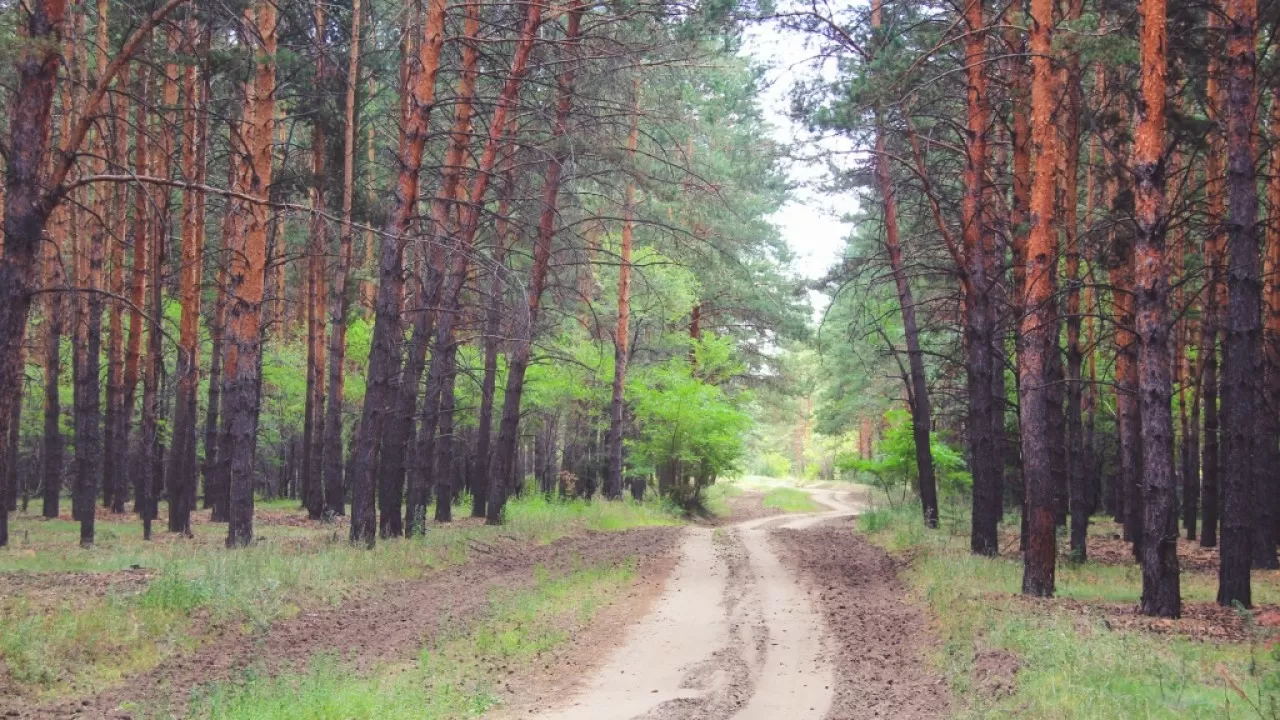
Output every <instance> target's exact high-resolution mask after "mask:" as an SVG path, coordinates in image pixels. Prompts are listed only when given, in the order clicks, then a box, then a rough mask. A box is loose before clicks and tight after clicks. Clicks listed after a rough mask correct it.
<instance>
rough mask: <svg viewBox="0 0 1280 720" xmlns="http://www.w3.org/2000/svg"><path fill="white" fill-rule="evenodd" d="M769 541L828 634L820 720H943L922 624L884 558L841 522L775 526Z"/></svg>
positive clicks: (946, 698)
mask: <svg viewBox="0 0 1280 720" xmlns="http://www.w3.org/2000/svg"><path fill="white" fill-rule="evenodd" d="M773 540H774V542H775V543H776V544H777V546H778V549H779V555H781V556H782V558H783V560H784V562H786V563H787V565H789V566H791V567H794V568H797V569H798V570H799V572H800V574H801V575H802V576H803V579H804V584H805V586H806V588H807V590H808V595H809V597H810V598H812V599H813V600H814V601H815V604H816V605H817V606H818V607H819V608H821V612H822V614H823V616H824V617H825V619H826V627H827V628H828V629H829V632H830V636H829V641H830V642H829V646H828V649H829V651H830V653H831V658H832V662H833V664H834V665H835V669H836V682H835V688H834V690H835V697H834V702H833V703H832V706H831V710H830V712H829V713H828V714H827V715H826V718H827V720H854V719H855V718H857V719H858V720H861V719H862V718H896V719H899V720H922V719H923V718H939V717H947V715H948V709H949V707H950V695H949V693H948V690H947V686H946V683H945V681H944V680H943V678H942V677H941V676H940V675H939V674H938V673H936V672H935V671H933V670H932V669H931V668H930V667H929V666H928V663H927V660H926V657H925V652H926V650H927V647H926V646H927V643H928V638H929V633H928V620H927V619H926V618H925V616H924V613H923V612H922V611H921V610H920V609H919V608H917V607H915V606H913V605H911V604H909V603H908V602H907V601H906V600H905V588H904V587H903V586H902V584H901V583H900V582H898V579H897V573H896V568H895V566H894V563H893V561H892V560H891V559H890V558H889V556H888V555H887V554H885V552H884V551H883V550H881V549H879V548H877V547H874V546H873V545H871V544H870V543H868V542H867V541H866V540H865V539H863V538H862V537H860V536H858V535H855V534H854V533H853V532H851V531H850V529H849V527H848V526H847V525H846V524H845V523H843V522H832V523H828V524H825V525H822V526H819V527H813V528H810V529H805V530H796V529H787V528H782V529H779V530H777V531H775V533H774V536H773Z"/></svg>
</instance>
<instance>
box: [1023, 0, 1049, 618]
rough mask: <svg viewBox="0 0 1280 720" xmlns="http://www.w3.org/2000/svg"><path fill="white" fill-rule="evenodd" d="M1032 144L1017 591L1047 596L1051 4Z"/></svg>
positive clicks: (1036, 16) (1035, 60)
mask: <svg viewBox="0 0 1280 720" xmlns="http://www.w3.org/2000/svg"><path fill="white" fill-rule="evenodd" d="M1030 23H1031V40H1030V50H1031V53H1032V59H1031V66H1032V77H1031V143H1032V145H1033V146H1034V149H1035V165H1034V176H1033V179H1032V186H1031V204H1030V218H1029V219H1030V233H1029V234H1028V236H1027V253H1026V292H1025V296H1024V298H1025V307H1026V310H1025V312H1024V314H1023V319H1022V337H1023V338H1024V340H1023V348H1022V355H1021V357H1020V358H1019V361H1020V366H1021V367H1020V368H1019V374H1020V387H1021V391H1022V407H1021V410H1022V413H1021V415H1022V454H1023V465H1024V472H1025V473H1026V483H1027V501H1026V502H1027V507H1026V510H1025V512H1027V514H1028V520H1029V524H1028V542H1027V552H1026V553H1025V555H1024V558H1023V563H1024V564H1023V576H1022V592H1023V593H1024V594H1027V595H1034V596H1040V597H1049V596H1052V595H1053V592H1054V570H1055V567H1054V566H1055V561H1056V559H1057V548H1056V543H1055V539H1054V528H1055V523H1054V487H1053V476H1052V472H1051V468H1050V467H1049V465H1050V462H1051V454H1052V446H1051V442H1052V441H1051V438H1050V419H1049V413H1050V412H1051V411H1052V408H1051V403H1050V392H1049V387H1048V380H1049V369H1050V368H1049V366H1050V357H1049V356H1050V354H1052V353H1055V352H1057V351H1058V348H1057V343H1056V339H1057V338H1056V335H1057V333H1056V332H1055V329H1056V328H1057V318H1056V317H1055V313H1054V312H1053V307H1052V300H1053V296H1054V291H1055V285H1056V284H1057V283H1056V278H1055V277H1054V275H1053V272H1052V268H1053V259H1054V256H1055V255H1056V254H1057V242H1056V233H1055V232H1054V229H1053V227H1052V220H1053V218H1054V216H1055V214H1056V213H1055V212H1054V210H1055V208H1054V205H1055V198H1054V193H1055V190H1056V185H1057V183H1056V178H1055V167H1054V166H1055V164H1056V162H1057V153H1058V138H1057V132H1056V129H1055V127H1054V121H1053V117H1052V112H1053V105H1054V100H1055V97H1056V93H1057V88H1056V87H1055V85H1056V83H1055V82H1054V74H1053V67H1052V64H1051V53H1052V49H1053V3H1052V2H1051V0H1031V15H1030Z"/></svg>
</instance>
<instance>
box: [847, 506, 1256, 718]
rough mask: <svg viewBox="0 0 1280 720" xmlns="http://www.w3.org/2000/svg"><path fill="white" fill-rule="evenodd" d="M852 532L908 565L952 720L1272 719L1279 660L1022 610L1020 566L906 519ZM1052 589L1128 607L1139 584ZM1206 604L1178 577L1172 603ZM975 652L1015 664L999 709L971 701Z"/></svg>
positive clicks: (905, 511)
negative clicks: (901, 555)
mask: <svg viewBox="0 0 1280 720" xmlns="http://www.w3.org/2000/svg"><path fill="white" fill-rule="evenodd" d="M943 525H944V528H945V526H946V523H944V524H943ZM858 528H859V531H860V532H863V533H866V534H867V535H868V536H869V537H870V538H871V539H872V541H873V542H876V543H877V544H880V545H881V546H883V547H885V548H887V549H889V550H890V551H891V552H904V551H906V552H910V554H911V555H912V557H913V558H914V561H913V563H912V566H911V569H910V570H909V571H908V572H907V574H906V578H907V581H908V583H909V586H910V588H911V592H912V595H913V596H914V597H916V598H917V599H919V600H922V601H923V602H924V603H925V605H926V606H927V608H928V609H929V611H930V616H931V619H932V621H933V627H934V630H935V631H936V632H937V633H938V634H939V635H940V636H941V640H942V646H941V649H940V650H939V651H938V653H937V657H936V660H937V663H938V665H939V667H940V668H941V669H942V670H943V671H944V673H945V675H946V676H947V678H948V679H949V681H950V682H951V686H952V688H953V690H955V691H956V693H957V695H958V697H959V699H960V701H961V702H960V703H958V704H959V706H960V709H959V712H958V713H957V715H958V717H961V718H1055V719H1056V718H1062V719H1068V718H1070V719H1072V720H1077V719H1080V720H1083V719H1089V720H1092V719H1095V718H1096V719H1098V720H1103V719H1107V720H1109V719H1111V718H1206V719H1208V718H1258V717H1265V718H1271V717H1275V716H1276V715H1275V711H1274V709H1273V705H1274V704H1277V703H1280V663H1278V660H1280V651H1276V650H1271V649H1267V648H1266V647H1264V644H1263V643H1261V642H1251V643H1210V642H1203V641H1196V640H1191V639H1187V638H1185V637H1181V636H1177V635H1157V634H1152V633H1148V632H1144V631H1139V630H1123V629H1115V630H1112V629H1108V628H1107V626H1106V625H1105V624H1104V621H1103V620H1102V619H1101V618H1100V617H1099V616H1098V615H1096V614H1095V615H1092V616H1090V615H1082V614H1080V613H1076V612H1070V611H1068V610H1066V609H1063V608H1061V607H1055V606H1054V605H1053V604H1052V603H1049V604H1046V605H1045V606H1044V607H1040V608H1034V606H1032V605H1031V604H1029V602H1028V601H1025V600H1022V599H1020V598H1018V597H1017V593H1018V592H1019V588H1020V584H1021V573H1022V567H1021V563H1020V561H1017V560H1013V559H1008V558H996V559H991V558H980V557H976V556H973V555H971V554H970V553H968V552H967V537H966V536H965V534H964V533H958V534H957V533H949V532H947V531H946V530H945V529H944V530H942V531H939V532H929V531H926V530H925V529H924V528H923V524H922V523H921V521H920V519H919V516H918V513H917V512H916V509H915V508H913V507H909V506H908V507H899V508H896V509H880V510H874V511H871V512H868V513H865V514H864V515H862V516H861V517H860V518H859V521H858ZM1057 587H1058V595H1059V597H1063V598H1070V599H1074V600H1079V601H1082V602H1086V603H1129V604H1136V603H1137V601H1138V597H1139V595H1140V592H1141V573H1140V571H1139V569H1138V568H1136V567H1105V566H1098V565H1090V564H1088V563H1086V564H1083V565H1070V564H1066V563H1059V565H1058V575H1057ZM1254 588H1255V594H1256V595H1258V596H1259V599H1260V601H1263V602H1267V600H1262V598H1274V597H1276V592H1277V588H1276V587H1274V584H1273V583H1270V582H1261V581H1258V580H1255V584H1254ZM1213 593H1214V579H1213V578H1212V577H1208V576H1204V575H1194V574H1189V573H1184V574H1183V597H1184V601H1186V602H1210V601H1212V599H1213ZM1260 639H1261V638H1259V640H1260ZM984 650H1002V651H1006V652H1010V653H1013V654H1014V655H1016V656H1017V658H1018V660H1019V662H1020V664H1021V668H1020V670H1019V672H1018V674H1017V680H1016V684H1017V691H1016V693H1015V694H1014V695H1012V696H1011V697H1006V698H999V699H993V698H989V697H983V696H982V695H981V694H980V693H978V692H976V691H975V688H974V686H973V679H972V673H973V664H974V657H975V654H976V653H978V652H980V651H984ZM1227 678H1230V682H1231V683H1234V684H1235V685H1236V687H1235V688H1233V687H1232V686H1231V684H1229V683H1228V682H1227ZM1237 688H1238V690H1237ZM1241 692H1243V694H1244V697H1242V696H1241V694H1240V693H1241ZM1246 698H1247V700H1246ZM1255 706H1256V707H1258V708H1261V709H1262V713H1259V712H1257V711H1255V710H1254V709H1253V708H1254V707H1255Z"/></svg>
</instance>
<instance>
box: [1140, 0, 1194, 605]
mask: <svg viewBox="0 0 1280 720" xmlns="http://www.w3.org/2000/svg"><path fill="white" fill-rule="evenodd" d="M1139 13H1140V14H1141V16H1142V29H1141V33H1140V47H1141V68H1142V100H1141V101H1140V102H1139V103H1138V124H1137V128H1136V131H1135V133H1134V136H1135V137H1134V157H1133V174H1134V183H1135V189H1136V191H1137V192H1136V202H1135V205H1136V213H1135V214H1136V216H1137V224H1138V237H1137V244H1136V247H1135V249H1134V254H1135V263H1134V266H1135V276H1136V277H1135V288H1134V306H1135V313H1136V321H1137V329H1138V342H1139V343H1140V347H1141V350H1140V355H1139V361H1138V377H1139V380H1138V392H1139V394H1140V396H1141V402H1140V404H1141V412H1142V451H1143V458H1142V469H1143V475H1142V477H1143V481H1142V507H1143V522H1142V533H1143V539H1142V551H1141V558H1142V612H1143V614H1145V615H1155V616H1159V617H1172V618H1176V617H1178V616H1180V615H1181V614H1182V599H1181V594H1180V592H1179V585H1178V516H1177V490H1176V486H1175V482H1174V474H1173V414H1172V411H1171V409H1170V401H1171V399H1172V395H1173V385H1172V379H1171V372H1170V358H1169V327H1170V322H1169V271H1168V267H1167V266H1166V260H1165V232H1166V229H1167V226H1168V217H1167V214H1166V211H1165V201H1164V175H1165V158H1164V143H1165V119H1164V103H1165V86H1166V83H1165V69H1166V66H1167V65H1168V59H1167V57H1166V49H1165V25H1166V19H1165V0H1142V2H1141V3H1140V5H1139Z"/></svg>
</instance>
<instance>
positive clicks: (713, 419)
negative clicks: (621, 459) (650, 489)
mask: <svg viewBox="0 0 1280 720" xmlns="http://www.w3.org/2000/svg"><path fill="white" fill-rule="evenodd" d="M692 353H693V356H694V359H695V363H691V362H690V361H689V359H688V358H687V357H674V358H671V359H670V360H668V361H667V362H666V363H663V364H662V365H658V366H656V367H651V368H646V369H644V370H643V371H642V372H638V373H635V374H633V375H632V376H631V379H630V383H629V390H630V392H629V395H630V397H631V398H632V402H633V412H634V417H635V424H636V426H637V432H636V438H635V439H634V440H633V441H632V443H631V453H632V462H633V464H634V466H636V467H647V468H653V469H655V470H656V471H657V472H658V473H659V474H660V475H661V474H662V473H664V472H667V473H671V474H672V475H673V476H674V480H675V482H676V484H677V485H678V486H681V487H685V486H687V487H688V488H689V490H690V493H691V494H690V495H689V497H688V498H685V499H691V500H696V499H698V497H699V495H700V493H701V489H702V488H703V487H706V486H707V485H709V484H711V483H712V482H714V481H715V479H716V478H717V477H719V476H721V475H726V474H728V473H730V472H732V471H734V470H736V469H738V466H739V461H740V460H741V458H742V455H743V452H744V449H745V446H744V441H743V434H744V433H745V431H746V430H747V429H748V428H749V426H750V424H751V418H750V416H748V415H747V414H746V412H745V411H744V410H743V409H742V396H741V394H739V395H737V396H734V395H731V394H730V393H728V392H727V391H726V389H725V388H724V387H722V386H720V385H717V384H715V382H717V381H723V380H728V379H731V378H732V377H734V376H736V375H737V374H738V373H739V372H741V370H742V365H741V364H739V363H737V362H736V361H734V360H733V358H732V351H731V349H730V346H729V342H728V340H726V339H722V338H718V337H716V336H715V335H713V334H710V333H708V334H707V335H706V336H705V337H704V338H703V339H702V340H700V341H696V342H694V343H693V347H692ZM690 483H692V484H690Z"/></svg>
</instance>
